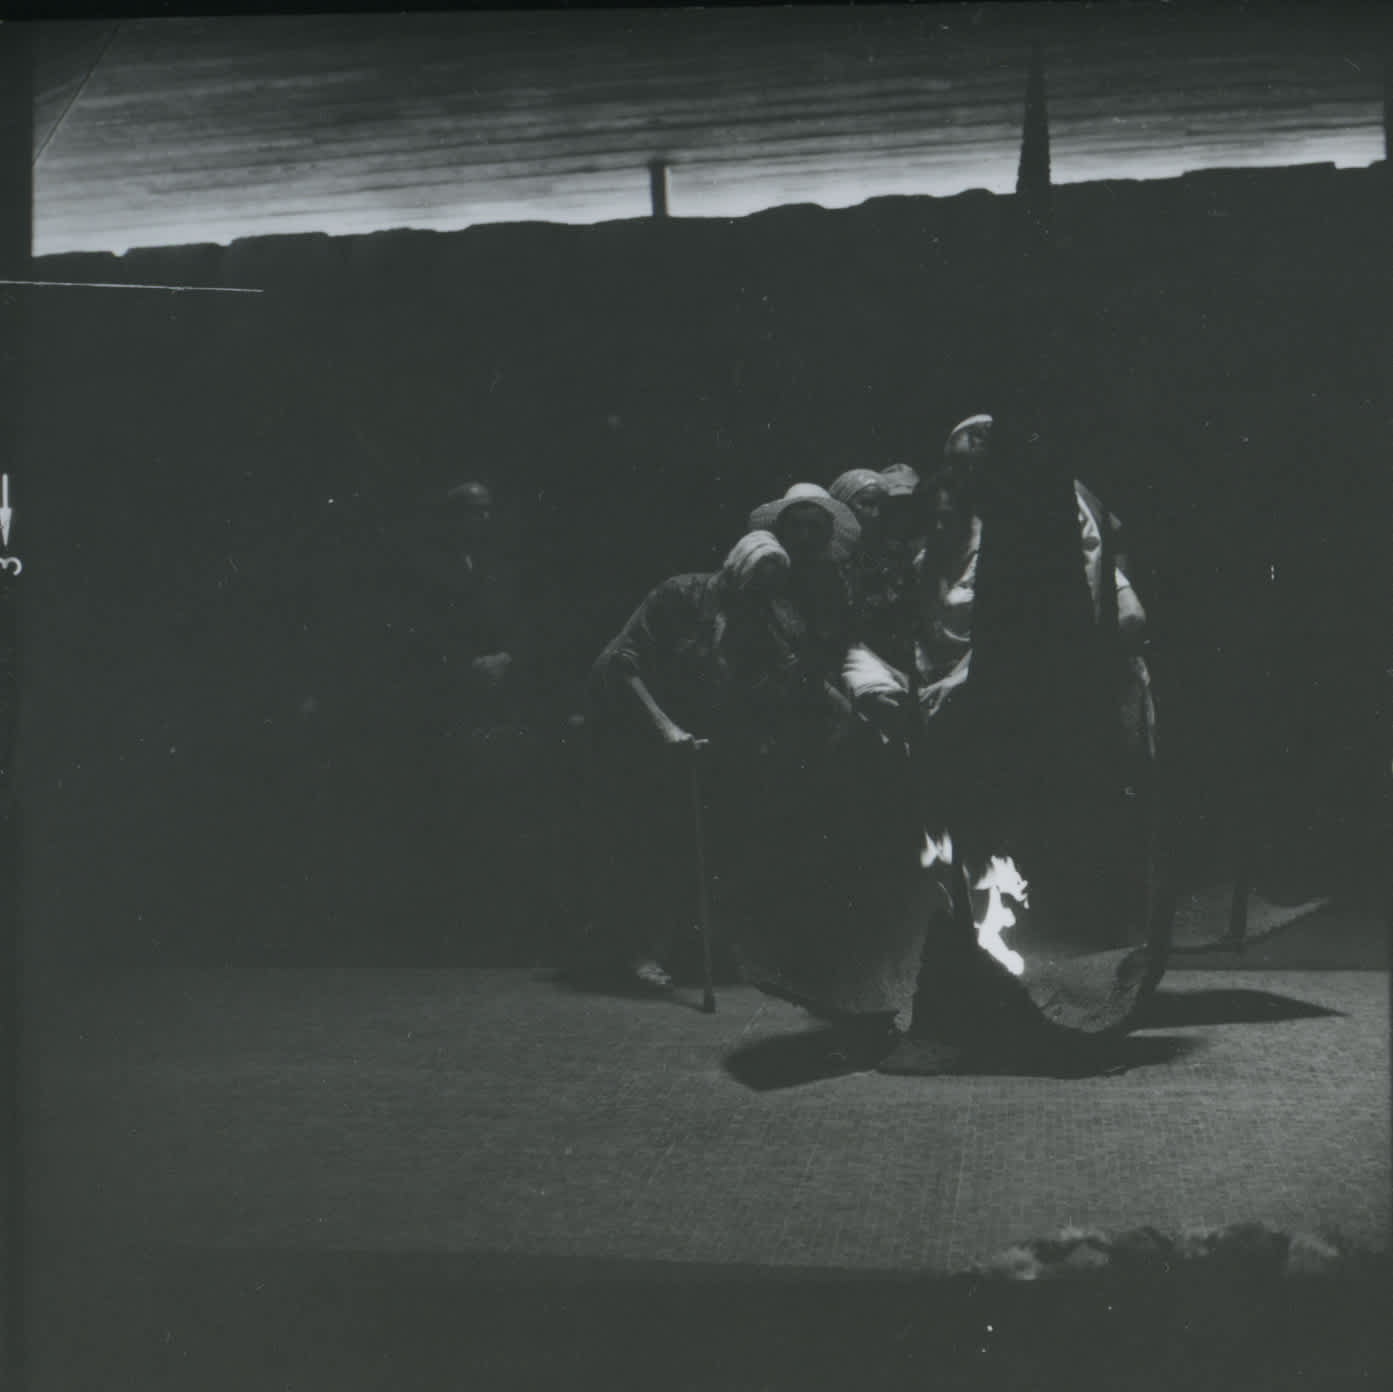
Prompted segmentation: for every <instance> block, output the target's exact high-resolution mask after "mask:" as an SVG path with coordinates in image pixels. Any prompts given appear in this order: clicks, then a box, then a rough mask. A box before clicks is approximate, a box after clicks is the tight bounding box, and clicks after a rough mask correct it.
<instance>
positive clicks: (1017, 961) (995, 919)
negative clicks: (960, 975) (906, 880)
mask: <svg viewBox="0 0 1393 1392" xmlns="http://www.w3.org/2000/svg"><path fill="white" fill-rule="evenodd" d="M952 860H953V838H952V837H951V836H949V835H948V833H947V832H944V834H943V835H942V837H940V838H939V839H938V840H935V839H934V838H933V837H932V836H930V835H928V834H927V833H925V836H924V849H923V850H922V851H921V852H920V853H919V863H920V864H921V865H922V866H923V867H924V869H925V870H930V869H932V868H933V867H934V866H935V865H938V864H944V865H949V864H951V863H952ZM973 888H975V889H977V890H986V891H987V908H986V912H985V913H984V914H983V915H982V917H981V918H980V919H979V918H977V915H976V913H975V912H974V914H973V920H974V922H975V923H976V926H977V945H978V946H979V947H980V948H982V950H983V951H984V952H987V953H989V954H990V955H991V956H992V957H994V958H995V959H996V960H997V961H998V962H1000V963H1001V965H1002V966H1003V967H1005V968H1006V970H1007V971H1009V972H1010V973H1011V975H1012V976H1023V975H1024V974H1025V958H1023V957H1022V956H1021V955H1020V953H1019V952H1013V951H1012V950H1011V949H1010V948H1009V947H1007V946H1006V943H1005V941H1004V940H1003V938H1002V934H1003V933H1004V932H1005V931H1006V930H1007V929H1008V928H1012V927H1014V926H1015V923H1016V915H1015V912H1014V910H1012V909H1009V908H1007V907H1006V904H1005V903H1004V902H1003V899H1014V900H1015V901H1016V902H1017V903H1018V904H1019V905H1020V906H1021V907H1022V908H1023V909H1024V908H1029V907H1030V899H1029V893H1030V886H1029V885H1028V884H1027V883H1026V880H1025V877H1024V876H1023V875H1022V874H1021V872H1020V871H1019V870H1018V869H1017V868H1016V862H1015V861H1014V860H1012V859H1011V857H1010V856H993V857H992V858H991V861H990V862H989V864H988V865H987V868H986V870H985V871H984V872H983V874H982V878H981V879H979V880H978V881H977V883H976V884H975V885H974V886H973Z"/></svg>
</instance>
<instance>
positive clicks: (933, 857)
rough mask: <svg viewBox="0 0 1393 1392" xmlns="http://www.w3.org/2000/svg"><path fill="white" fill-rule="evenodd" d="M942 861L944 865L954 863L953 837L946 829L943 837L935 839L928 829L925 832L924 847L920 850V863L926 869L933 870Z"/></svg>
mask: <svg viewBox="0 0 1393 1392" xmlns="http://www.w3.org/2000/svg"><path fill="white" fill-rule="evenodd" d="M940 862H942V863H943V864H944V865H951V864H952V863H953V838H952V837H951V836H949V835H948V833H947V832H946V831H945V832H944V833H943V836H942V839H941V840H938V841H935V840H934V839H933V837H932V836H930V835H929V833H928V832H927V831H926V832H925V833H924V849H923V850H922V851H920V852H919V864H920V865H922V866H923V867H924V869H925V870H932V869H933V867H934V866H935V865H937V864H939V863H940Z"/></svg>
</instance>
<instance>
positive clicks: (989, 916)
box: [975, 856, 1030, 976]
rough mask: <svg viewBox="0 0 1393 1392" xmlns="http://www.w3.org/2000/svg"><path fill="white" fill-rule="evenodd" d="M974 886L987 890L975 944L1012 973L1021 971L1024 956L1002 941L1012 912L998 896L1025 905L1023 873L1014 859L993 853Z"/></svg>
mask: <svg viewBox="0 0 1393 1392" xmlns="http://www.w3.org/2000/svg"><path fill="white" fill-rule="evenodd" d="M975 888H977V889H985V890H986V891H987V892H988V893H987V912H986V913H985V914H984V915H983V917H982V919H981V921H980V922H979V923H978V924H977V944H978V946H979V947H981V948H983V949H984V950H985V951H987V952H989V953H990V954H991V955H992V956H993V957H995V958H996V960H997V961H998V962H1000V963H1001V965H1002V966H1003V967H1005V968H1006V970H1007V971H1009V972H1010V973H1011V975H1012V976H1021V975H1023V974H1024V972H1025V958H1023V957H1022V956H1021V955H1020V953H1019V952H1013V951H1012V950H1011V949H1010V948H1009V947H1007V946H1006V944H1005V942H1003V941H1002V937H1001V935H1002V934H1003V933H1004V932H1005V931H1006V930H1007V929H1008V928H1011V927H1014V926H1015V922H1016V915H1015V913H1014V912H1012V910H1010V909H1008V908H1007V907H1006V905H1005V904H1003V903H1002V902H1001V900H1002V896H1003V895H1005V896H1007V897H1008V898H1011V899H1014V900H1015V901H1016V902H1017V903H1018V904H1020V906H1021V907H1022V908H1028V907H1029V905H1030V900H1029V898H1028V897H1027V896H1028V894H1029V892H1030V886H1029V885H1028V884H1027V883H1026V882H1025V878H1024V876H1022V874H1021V872H1020V871H1019V870H1017V869H1016V862H1015V861H1014V860H1012V859H1011V857H1010V856H993V857H992V858H991V864H990V865H988V867H987V869H986V872H985V873H984V874H983V876H982V878H981V879H980V880H978V881H977V884H976V886H975Z"/></svg>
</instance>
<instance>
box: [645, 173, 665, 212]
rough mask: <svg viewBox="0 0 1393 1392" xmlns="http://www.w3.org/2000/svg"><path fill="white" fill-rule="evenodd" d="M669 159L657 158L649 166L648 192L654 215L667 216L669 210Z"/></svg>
mask: <svg viewBox="0 0 1393 1392" xmlns="http://www.w3.org/2000/svg"><path fill="white" fill-rule="evenodd" d="M667 169H668V166H667V161H666V160H662V159H655V160H654V161H653V162H652V163H651V164H650V165H649V166H648V193H649V197H650V198H651V199H652V203H653V216H654V217H655V218H665V217H667V215H668V211H667Z"/></svg>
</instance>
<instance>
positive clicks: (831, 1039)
mask: <svg viewBox="0 0 1393 1392" xmlns="http://www.w3.org/2000/svg"><path fill="white" fill-rule="evenodd" d="M1203 1047H1204V1044H1203V1041H1201V1040H1198V1039H1190V1038H1185V1037H1183V1036H1174V1035H1149V1036H1147V1037H1145V1038H1142V1037H1134V1036H1124V1037H1123V1038H1122V1039H1118V1040H1115V1041H1112V1042H1111V1043H1110V1044H1108V1045H1107V1046H1106V1047H1102V1046H1098V1047H1090V1048H1087V1049H1086V1050H1085V1049H1080V1050H1075V1051H1070V1052H1069V1053H1067V1054H1064V1053H1059V1052H1054V1053H1050V1054H1043V1053H1040V1052H1038V1051H1030V1050H1022V1051H1020V1053H1019V1054H1018V1055H1017V1056H1016V1057H1010V1056H1009V1055H1003V1056H996V1057H992V1058H978V1059H971V1058H968V1059H965V1060H964V1061H963V1063H962V1064H961V1065H959V1066H958V1067H956V1068H954V1069H952V1070H951V1074H952V1076H956V1077H994V1078H1000V1077H1018V1078H1093V1077H1104V1076H1113V1075H1116V1074H1120V1073H1130V1072H1131V1071H1132V1070H1133V1069H1134V1068H1149V1067H1155V1066H1157V1065H1160V1064H1167V1063H1172V1062H1174V1061H1175V1060H1176V1059H1178V1058H1181V1057H1183V1056H1185V1055H1187V1054H1191V1053H1194V1052H1196V1051H1197V1050H1199V1049H1201V1048H1203ZM885 1053H886V1049H885V1048H884V1047H883V1046H881V1047H879V1048H877V1047H875V1046H874V1045H870V1044H858V1043H857V1042H856V1041H854V1040H853V1041H849V1040H848V1039H847V1038H846V1036H845V1034H844V1033H843V1032H842V1031H839V1030H837V1029H834V1028H825V1029H813V1030H800V1031H799V1032H798V1033H797V1034H784V1035H778V1036H776V1037H775V1038H772V1039H761V1040H758V1041H756V1042H755V1043H753V1044H748V1045H745V1046H744V1047H742V1048H739V1049H736V1050H734V1051H732V1052H731V1053H730V1054H727V1055H726V1058H725V1060H724V1067H725V1070H726V1072H727V1073H729V1074H730V1076H731V1077H732V1078H734V1079H735V1080H736V1082H738V1083H742V1084H743V1085H744V1086H745V1087H747V1088H750V1089H751V1090H752V1091H754V1092H777V1091H781V1090H783V1089H785V1088H794V1087H804V1086H807V1085H808V1084H810V1083H820V1082H826V1081H827V1080H828V1079H831V1078H843V1077H847V1076H848V1075H850V1074H853V1073H865V1072H869V1071H871V1070H872V1069H874V1068H875V1067H876V1065H877V1064H879V1063H880V1062H881V1061H882V1059H883V1058H884V1056H885ZM897 1071H898V1070H897ZM906 1071H908V1072H913V1071H916V1070H906Z"/></svg>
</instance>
